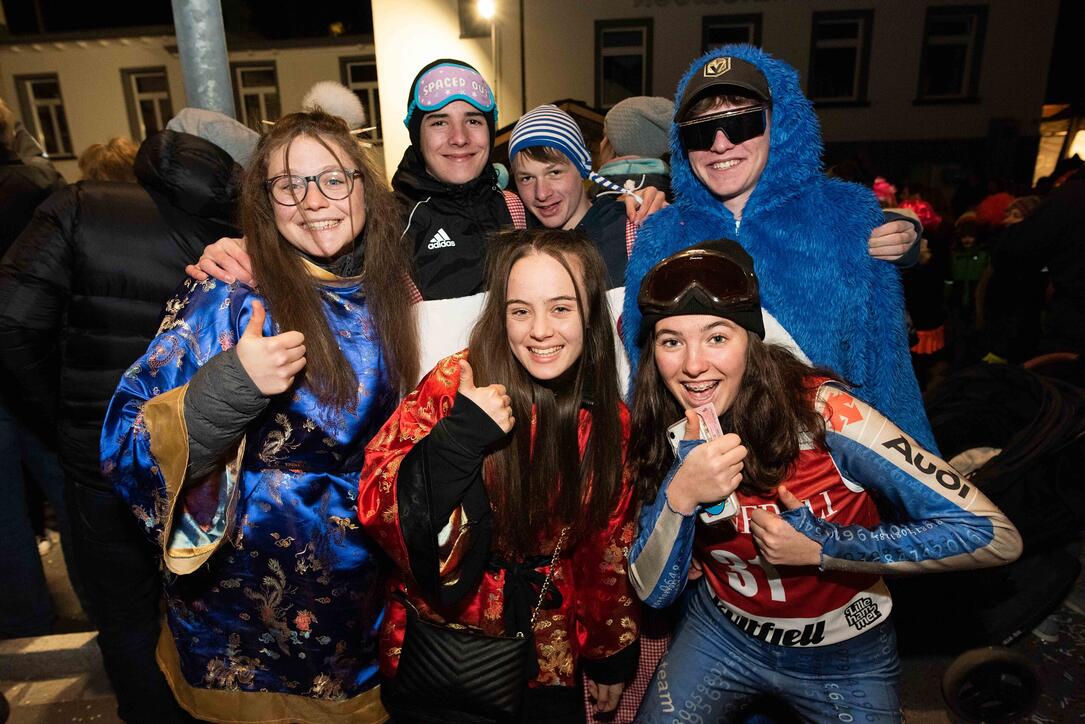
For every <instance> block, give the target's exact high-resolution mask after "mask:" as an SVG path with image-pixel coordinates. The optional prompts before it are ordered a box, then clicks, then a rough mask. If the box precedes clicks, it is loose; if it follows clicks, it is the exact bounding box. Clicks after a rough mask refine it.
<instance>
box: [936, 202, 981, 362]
mask: <svg viewBox="0 0 1085 724" xmlns="http://www.w3.org/2000/svg"><path fill="white" fill-rule="evenodd" d="M988 231H989V230H988V228H987V227H986V226H983V225H981V224H980V223H979V221H978V220H977V217H976V213H975V212H974V211H966V212H965V213H963V214H961V215H960V216H959V217H957V222H956V224H954V240H953V242H952V245H951V247H950V267H949V273H950V276H949V279H948V283H949V287H948V290H947V293H946V307H947V309H948V311H949V330H948V331H949V335H950V340H951V341H950V344H951V346H952V349H953V353H952V357H953V367H954V368H958V367H961V366H962V365H966V364H971V363H973V362H976V361H977V360H978V358H979V355H980V354H981V352H980V351H979V350H978V349H977V346H978V345H979V340H978V338H977V319H976V315H977V297H978V296H979V294H980V291H981V286H980V282H981V281H982V280H983V279H984V273H985V272H986V271H987V266H988V264H989V263H990V257H989V254H988V249H987V234H988Z"/></svg>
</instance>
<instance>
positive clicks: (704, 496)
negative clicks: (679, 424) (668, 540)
mask: <svg viewBox="0 0 1085 724" xmlns="http://www.w3.org/2000/svg"><path fill="white" fill-rule="evenodd" d="M700 436H701V423H700V420H699V418H698V417H697V413H696V412H694V411H693V410H686V434H685V439H687V440H696V439H698V438H700ZM745 458H746V447H745V446H744V445H743V444H742V440H741V439H740V438H739V436H738V435H736V434H734V433H733V432H729V433H727V434H726V435H724V436H723V437H717V438H716V439H715V440H709V441H708V442H706V443H703V444H701V445H698V446H697V447H696V448H695V449H694V450H692V451H690V453H689V455H687V456H686V459H685V460H684V461H683V463H682V467H680V468H678V472H677V473H675V476H674V478H673V479H672V480H671V483H670V485H669V486H668V487H667V502H668V503H669V504H670V506H671V508H672V509H673V510H675V511H677V512H679V513H681V514H682V515H691V514H692V513H693V511H694V510H695V509H696V507H697V506H698V505H701V504H710V503H716V502H718V501H720V500H723V499H724V498H726V497H727V496H728V495H730V494H731V493H733V492H735V488H737V487H738V486H739V484H740V483H741V482H742V461H743V460H744V459H745Z"/></svg>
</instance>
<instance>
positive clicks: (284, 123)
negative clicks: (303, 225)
mask: <svg viewBox="0 0 1085 724" xmlns="http://www.w3.org/2000/svg"><path fill="white" fill-rule="evenodd" d="M299 136H308V137H310V138H312V139H314V140H316V141H317V142H318V143H320V145H322V146H323V147H324V148H326V149H327V150H328V152H329V153H331V154H332V156H334V157H335V159H336V161H337V162H338V163H339V165H340V166H341V167H344V168H346V167H353V168H355V169H357V170H358V172H359V173H361V177H360V178H359V179H357V183H361V184H362V187H363V189H364V195H365V209H366V214H365V216H366V218H365V229H364V230H365V235H364V239H365V252H364V253H365V257H364V263H363V271H362V280H363V284H364V286H365V293H366V303H367V305H368V307H369V311H370V314H371V315H372V317H373V321H374V323H375V325H376V328H377V333H378V334H379V335H380V340H381V348H382V349H383V351H384V355H385V357H386V358H387V359H388V368H389V371H390V375H391V378H392V379H391V383H392V388H393V389H396V390H406V389H407V388H409V386H410V385H413V384H414V382H415V380H416V379H417V377H418V364H419V361H418V356H419V351H418V333H417V330H416V328H415V322H414V315H413V314H411V313H410V312H409V311H408V310H409V309H410V298H409V296H408V292H407V288H408V287H407V285H406V284H405V283H404V282H405V280H406V279H407V278H408V269H409V264H410V262H409V259H408V257H407V253H406V250H405V247H404V246H403V243H402V242H401V241H400V238H399V230H400V228H401V224H400V221H399V211H398V208H397V206H396V204H395V202H394V200H393V198H392V195H391V192H390V191H389V190H388V188H387V186H386V185H385V183H384V179H383V178H382V177H381V176H380V175H379V174H378V172H377V171H376V167H375V166H374V165H373V162H372V161H371V160H370V158H369V154H368V153H367V152H366V151H364V150H363V149H362V147H361V146H360V145H359V144H358V142H357V140H355V138H354V137H353V136H351V134H350V130H349V129H348V128H347V125H346V123H344V122H343V120H342V119H340V118H338V117H336V116H332V115H329V114H327V113H322V112H313V113H291V114H290V115H287V116H284V117H283V118H282V119H281V120H280V121H279V122H278V123H276V124H275V125H274V126H273V127H272V128H271V130H270V131H269V132H268V133H267V135H266V136H264V137H263V138H262V139H260V143H259V144H258V145H257V147H256V151H255V153H254V154H253V158H252V160H251V161H250V163H249V166H248V168H247V169H246V170H245V177H244V182H243V184H242V192H241V227H242V230H243V231H244V234H245V238H246V239H247V241H248V249H249V253H250V256H251V257H252V264H253V273H254V275H255V277H256V279H257V282H258V284H259V285H260V293H261V294H262V295H263V296H264V298H265V299H267V301H268V304H269V305H270V307H271V309H272V310H273V314H274V318H275V321H276V322H277V323H278V325H279V328H280V329H282V330H296V331H298V332H301V333H302V334H303V335H305V360H306V363H305V370H304V375H305V384H306V385H308V386H309V387H310V389H312V390H313V392H314V393H315V394H316V396H317V398H318V399H319V400H320V401H321V402H322V403H324V404H329V405H334V406H336V407H339V408H346V407H351V406H353V405H354V404H355V401H356V400H357V398H358V377H357V374H356V373H355V372H354V370H353V369H352V368H351V366H350V364H349V363H348V362H347V360H346V358H345V357H344V356H343V353H342V351H341V350H340V349H339V344H338V342H337V341H336V337H335V335H334V334H333V333H332V330H331V329H330V328H329V327H328V324H327V322H326V318H325V315H324V309H323V306H322V304H321V301H320V293H319V291H318V290H317V284H316V281H315V280H314V279H313V278H312V277H311V276H310V275H309V274H308V273H307V272H306V268H305V264H304V262H303V261H302V257H301V255H300V254H299V253H298V250H297V249H295V248H294V247H293V246H292V245H291V244H290V242H288V241H287V240H286V239H285V238H283V235H282V234H280V233H279V230H278V228H276V226H275V210H274V209H273V208H272V203H273V202H272V200H271V199H270V198H269V197H268V193H267V191H266V190H265V188H264V181H265V180H266V179H267V172H268V165H269V162H270V159H271V155H272V153H275V152H277V151H279V150H280V149H284V148H285V152H286V153H287V154H288V155H289V151H290V144H291V143H292V142H293V141H294V139H296V138H298V137H299ZM336 146H338V148H339V149H340V150H341V151H342V154H343V155H344V156H345V158H340V154H339V153H337V152H336V148H335V147H336ZM309 193H320V192H319V191H318V190H316V189H312V190H311V191H310V192H309ZM350 221H351V225H352V226H353V225H354V223H355V220H354V219H353V218H351V220H350ZM354 231H355V233H356V234H358V235H360V234H361V233H362V229H361V228H359V229H354Z"/></svg>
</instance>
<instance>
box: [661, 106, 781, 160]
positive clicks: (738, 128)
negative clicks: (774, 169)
mask: <svg viewBox="0 0 1085 724" xmlns="http://www.w3.org/2000/svg"><path fill="white" fill-rule="evenodd" d="M716 131H723V134H724V135H725V136H727V140H728V141H730V142H731V143H733V144H735V145H736V146H737V145H738V144H740V143H743V142H744V141H748V140H750V139H751V138H756V137H757V136H760V135H761V134H763V133H764V132H765V106H763V105H757V106H750V107H749V108H738V109H733V110H728V111H724V112H722V113H713V114H712V115H710V116H701V117H699V118H694V119H692V120H689V121H682V122H681V123H679V124H678V133H679V135H680V136H681V138H682V146H683V147H684V148H685V149H686V150H687V151H702V150H704V149H706V148H711V147H712V144H713V143H714V142H715V140H716Z"/></svg>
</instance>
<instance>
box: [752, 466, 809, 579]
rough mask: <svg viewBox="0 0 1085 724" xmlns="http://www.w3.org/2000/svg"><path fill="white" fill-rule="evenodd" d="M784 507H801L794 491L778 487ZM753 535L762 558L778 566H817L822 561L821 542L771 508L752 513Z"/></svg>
mask: <svg viewBox="0 0 1085 724" xmlns="http://www.w3.org/2000/svg"><path fill="white" fill-rule="evenodd" d="M776 494H777V496H778V497H779V499H780V505H781V506H782V507H783V509H784V510H796V509H798V508H801V507H802V501H801V500H799V499H798V498H796V497H795V496H794V495H792V494H791V491H790V490H788V489H787V488H785V487H784V486H782V485H781V486H780V487H778V488H777V489H776ZM750 535H752V536H753V542H754V543H755V544H756V545H757V548H758V550H760V551H761V557H762V558H763V559H764V560H766V561H768V562H769V563H772V564H773V565H777V566H816V565H819V564H820V563H821V544H820V543H818V542H817V541H815V540H811V539H810V538H807V537H806V536H805V535H803V534H802V533H800V532H799V531H797V530H795V529H794V528H793V527H792V526H791V524H790V523H788V522H787V521H786V520H784V519H783V518H781V517H780V515H779V514H777V513H774V512H772V511H770V510H765V509H763V508H758V509H757V510H754V511H753V512H752V513H750Z"/></svg>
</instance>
